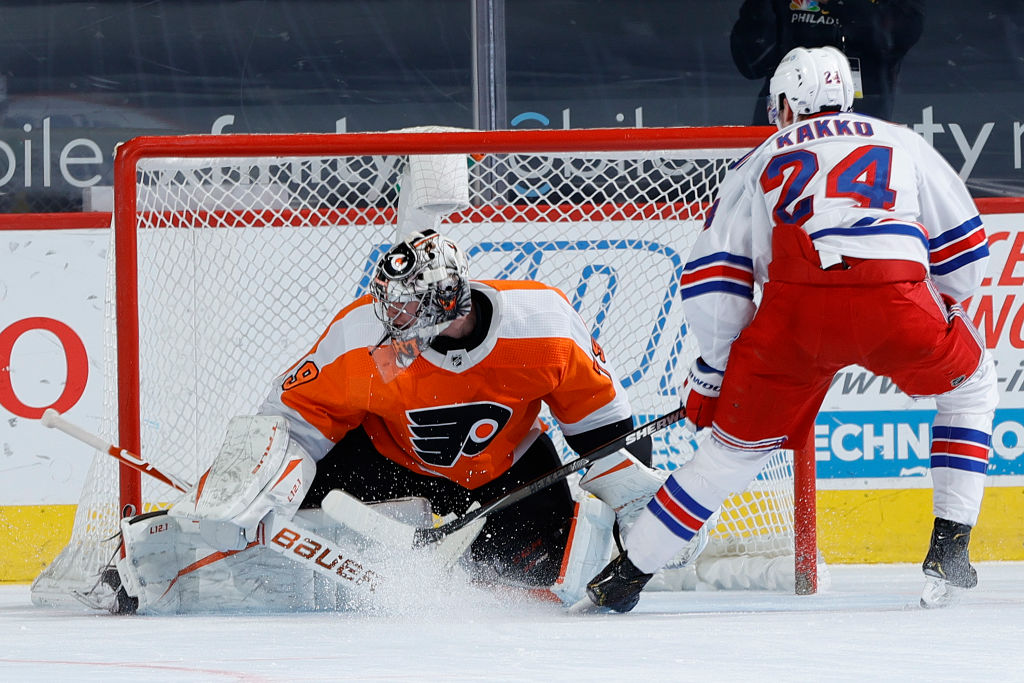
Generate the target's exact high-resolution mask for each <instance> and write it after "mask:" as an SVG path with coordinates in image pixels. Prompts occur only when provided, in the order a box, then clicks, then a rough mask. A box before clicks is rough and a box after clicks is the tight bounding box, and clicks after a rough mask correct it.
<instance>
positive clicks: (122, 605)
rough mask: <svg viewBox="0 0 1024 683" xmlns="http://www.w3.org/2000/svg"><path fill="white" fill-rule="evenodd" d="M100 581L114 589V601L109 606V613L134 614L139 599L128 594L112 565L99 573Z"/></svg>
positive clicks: (137, 607)
mask: <svg viewBox="0 0 1024 683" xmlns="http://www.w3.org/2000/svg"><path fill="white" fill-rule="evenodd" d="M100 581H102V582H103V583H104V584H106V585H107V586H109V587H110V589H111V590H112V591H114V603H113V604H112V605H111V606H110V608H109V609H110V613H111V614H135V612H136V611H137V610H138V609H139V599H138V598H133V597H132V596H130V595H128V592H127V591H126V590H125V589H124V586H122V585H121V575H120V574H118V573H117V569H116V568H114V567H106V568H105V569H104V570H103V573H102V574H100Z"/></svg>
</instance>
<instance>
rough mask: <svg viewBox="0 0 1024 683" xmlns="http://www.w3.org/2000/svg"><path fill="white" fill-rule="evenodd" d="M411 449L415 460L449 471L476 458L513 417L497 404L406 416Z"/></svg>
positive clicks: (444, 408) (484, 404)
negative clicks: (464, 460) (447, 468)
mask: <svg viewBox="0 0 1024 683" xmlns="http://www.w3.org/2000/svg"><path fill="white" fill-rule="evenodd" d="M406 417H407V418H408V419H409V431H410V432H411V433H412V436H413V438H412V446H413V450H415V452H416V457H418V458H419V459H420V460H422V461H423V462H425V463H427V464H428V465H433V466H434V467H451V466H453V465H454V464H455V463H456V462H457V461H458V459H459V458H462V457H467V458H472V457H473V456H476V455H479V454H480V453H482V452H483V451H484V449H486V448H487V446H488V445H489V444H490V443H491V441H493V440H494V437H495V436H497V434H498V432H500V431H501V429H502V427H504V426H505V425H506V424H508V420H509V418H510V417H512V409H511V408H507V407H505V406H503V405H500V404H498V403H489V402H482V403H462V404H459V405H454V406H442V407H440V408H424V409H423V410H410V411H407V412H406Z"/></svg>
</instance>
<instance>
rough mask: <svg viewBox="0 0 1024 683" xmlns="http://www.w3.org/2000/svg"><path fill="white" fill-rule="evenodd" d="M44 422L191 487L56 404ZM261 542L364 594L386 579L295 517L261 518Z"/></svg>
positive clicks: (172, 482)
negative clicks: (65, 414) (64, 413)
mask: <svg viewBox="0 0 1024 683" xmlns="http://www.w3.org/2000/svg"><path fill="white" fill-rule="evenodd" d="M41 422H42V423H43V425H44V426H45V427H50V428H52V429H58V430H60V431H62V432H64V433H65V434H67V435H69V436H71V437H74V438H75V439H78V440H79V441H82V442H83V443H86V444H88V445H90V446H92V447H94V448H96V449H97V450H99V451H102V452H104V453H106V454H108V455H111V456H113V457H114V458H116V459H117V460H118V461H119V462H122V463H124V464H125V465H128V466H129V467H132V468H133V469H136V470H138V471H140V472H142V473H144V474H148V475H149V476H151V477H154V478H155V479H157V480H159V481H162V482H164V483H165V484H167V485H169V486H172V487H174V488H176V489H178V490H179V491H186V490H188V489H189V488H191V484H189V483H187V482H186V481H184V480H182V479H179V478H178V477H175V476H173V475H170V474H167V473H166V472H161V471H160V470H159V469H157V468H156V467H155V466H154V465H153V464H152V463H150V462H148V461H146V460H144V459H143V458H142V457H140V456H138V455H136V454H135V453H132V452H131V451H128V450H125V449H123V448H119V447H118V446H116V445H114V444H111V443H108V442H107V441H105V440H104V439H102V438H100V437H99V436H97V435H95V434H92V433H90V432H88V431H86V430H85V429H82V428H81V427H79V426H77V425H75V424H73V423H71V422H68V421H67V420H66V419H64V418H63V417H62V416H61V415H60V413H58V412H57V411H56V410H53V409H52V408H50V409H47V410H46V411H45V412H44V413H43V416H42V419H41ZM257 544H258V545H262V546H265V547H267V548H269V549H270V550H273V551H274V552H276V553H280V554H281V555H284V556H286V557H288V558H289V559H291V560H293V561H294V562H297V563H299V564H300V565H301V566H303V567H306V568H308V569H312V570H313V571H315V572H317V573H319V574H321V575H323V576H326V577H327V578H329V579H330V580H331V581H333V582H334V583H338V584H341V585H343V586H346V587H351V588H354V589H356V590H358V591H360V592H362V593H364V594H366V593H373V592H374V591H375V590H376V589H377V587H378V585H379V583H380V581H381V580H382V575H381V573H380V572H379V571H378V570H376V569H374V568H373V566H374V564H373V563H371V562H367V561H365V560H364V559H363V558H360V557H357V556H356V555H353V554H352V553H351V552H349V551H348V550H345V551H344V552H343V551H341V550H340V549H339V548H338V544H337V543H335V542H334V541H332V540H330V539H328V538H325V537H323V536H321V535H319V534H317V533H314V532H312V531H310V530H309V529H306V528H304V527H303V526H302V525H300V524H298V523H296V522H295V520H290V519H289V520H283V519H279V518H278V517H277V516H276V515H271V516H270V519H269V521H264V522H260V531H259V533H258V540H257Z"/></svg>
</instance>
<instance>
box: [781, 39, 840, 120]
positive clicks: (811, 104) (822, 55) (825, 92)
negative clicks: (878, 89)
mask: <svg viewBox="0 0 1024 683" xmlns="http://www.w3.org/2000/svg"><path fill="white" fill-rule="evenodd" d="M768 91H769V93H768V121H769V122H771V123H774V124H775V125H776V126H778V127H779V128H781V127H782V124H781V123H780V122H779V108H780V107H781V106H782V99H781V98H783V97H785V98H786V100H787V101H788V102H789V106H790V108H791V109H792V110H793V112H794V113H795V114H797V115H800V116H806V115H808V114H816V113H818V112H820V111H822V110H825V109H829V108H837V109H838V110H839V111H850V110H851V109H852V108H853V74H852V72H851V71H850V62H849V61H848V60H847V59H846V55H844V54H843V53H842V52H840V51H839V50H837V49H836V48H834V47H815V48H805V47H797V48H793V49H792V50H790V51H789V52H788V53H786V56H785V57H783V58H782V61H781V62H779V66H778V67H777V68H776V69H775V75H774V76H772V80H771V82H770V84H769V87H768Z"/></svg>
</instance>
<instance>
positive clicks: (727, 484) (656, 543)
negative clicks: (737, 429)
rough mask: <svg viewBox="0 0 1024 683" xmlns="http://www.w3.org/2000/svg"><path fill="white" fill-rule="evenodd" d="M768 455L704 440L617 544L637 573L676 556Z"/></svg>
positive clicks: (713, 439) (712, 440)
mask: <svg viewBox="0 0 1024 683" xmlns="http://www.w3.org/2000/svg"><path fill="white" fill-rule="evenodd" d="M770 455H771V451H741V450H738V449H734V448H728V447H726V446H724V445H723V444H722V443H721V442H719V441H718V440H717V439H715V438H714V437H712V438H710V439H707V440H706V441H705V442H704V443H703V444H702V445H701V447H700V448H699V449H698V450H697V453H696V454H695V455H694V457H693V460H691V461H690V462H688V463H686V464H685V465H683V467H681V468H680V469H678V470H676V471H675V472H674V473H673V474H672V476H671V477H669V478H668V480H667V481H666V482H665V484H664V485H663V486H662V487H661V488H660V489H659V490H658V492H657V493H656V494H655V495H654V498H653V499H651V501H650V502H649V503H648V504H647V507H646V508H644V510H643V512H641V513H640V516H639V517H638V518H637V520H636V523H635V524H633V526H632V527H631V528H629V529H626V530H625V533H624V534H623V539H622V541H623V546H624V547H625V549H626V550H627V551H628V552H629V559H630V561H632V562H633V564H634V565H636V567H637V568H638V569H640V570H641V571H644V572H648V573H651V572H654V571H656V570H658V569H660V568H661V567H663V566H664V565H665V564H666V563H667V562H668V561H669V560H671V559H672V558H673V557H675V556H676V554H677V553H678V552H679V551H680V550H681V549H682V547H683V546H684V545H686V543H687V542H688V541H689V540H690V539H692V538H693V537H694V535H695V534H696V533H697V531H698V530H699V529H700V528H701V526H703V524H704V522H705V521H707V519H708V518H709V517H710V516H711V515H712V514H714V512H715V510H717V509H718V508H719V506H721V504H722V501H723V500H725V498H726V496H728V495H729V494H730V493H732V492H733V491H739V490H742V489H743V488H744V487H745V486H746V485H747V483H748V482H749V481H750V480H751V478H753V477H754V476H755V475H756V474H757V472H758V471H759V470H760V469H761V467H762V466H763V465H764V462H765V460H767V458H768V457H769V456H770Z"/></svg>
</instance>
